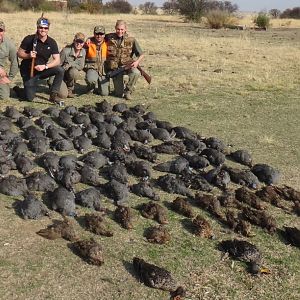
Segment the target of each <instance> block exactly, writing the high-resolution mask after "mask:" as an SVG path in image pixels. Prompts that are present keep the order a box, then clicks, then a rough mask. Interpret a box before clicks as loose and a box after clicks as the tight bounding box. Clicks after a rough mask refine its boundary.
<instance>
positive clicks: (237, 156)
mask: <svg viewBox="0 0 300 300" xmlns="http://www.w3.org/2000/svg"><path fill="white" fill-rule="evenodd" d="M229 157H230V158H232V159H233V160H234V161H236V162H238V163H240V164H242V165H245V166H248V167H250V168H251V167H252V157H251V155H250V153H249V152H248V151H247V150H236V151H234V152H231V153H230V154H229Z"/></svg>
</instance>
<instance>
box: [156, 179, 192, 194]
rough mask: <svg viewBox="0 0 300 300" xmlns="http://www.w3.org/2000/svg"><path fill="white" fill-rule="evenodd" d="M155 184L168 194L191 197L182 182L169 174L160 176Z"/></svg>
mask: <svg viewBox="0 0 300 300" xmlns="http://www.w3.org/2000/svg"><path fill="white" fill-rule="evenodd" d="M157 184H158V185H159V186H160V188H161V189H162V190H164V191H166V192H168V193H170V194H180V195H183V196H190V197H192V196H193V193H192V192H190V191H189V189H188V188H187V187H186V185H185V184H184V182H183V181H182V180H181V179H179V178H176V177H174V176H172V175H170V174H167V175H164V176H160V177H158V179H157Z"/></svg>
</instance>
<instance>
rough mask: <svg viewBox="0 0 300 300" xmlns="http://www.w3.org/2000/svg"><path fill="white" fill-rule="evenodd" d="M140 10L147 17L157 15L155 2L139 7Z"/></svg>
mask: <svg viewBox="0 0 300 300" xmlns="http://www.w3.org/2000/svg"><path fill="white" fill-rule="evenodd" d="M139 9H140V10H141V11H142V12H143V14H145V15H157V6H156V5H155V3H154V2H145V3H144V4H140V5H139Z"/></svg>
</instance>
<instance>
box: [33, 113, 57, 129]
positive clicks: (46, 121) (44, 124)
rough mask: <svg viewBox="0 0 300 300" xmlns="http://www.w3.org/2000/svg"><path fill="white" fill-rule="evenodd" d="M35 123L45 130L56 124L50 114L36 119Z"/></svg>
mask: <svg viewBox="0 0 300 300" xmlns="http://www.w3.org/2000/svg"><path fill="white" fill-rule="evenodd" d="M35 124H36V125H38V126H39V127H41V128H42V129H43V130H47V128H51V127H53V126H55V122H54V121H53V120H52V119H51V118H50V117H48V116H42V117H40V118H38V119H37V120H35Z"/></svg>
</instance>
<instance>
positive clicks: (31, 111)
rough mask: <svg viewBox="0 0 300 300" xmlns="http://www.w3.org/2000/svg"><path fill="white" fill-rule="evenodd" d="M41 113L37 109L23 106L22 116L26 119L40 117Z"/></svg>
mask: <svg viewBox="0 0 300 300" xmlns="http://www.w3.org/2000/svg"><path fill="white" fill-rule="evenodd" d="M41 113H42V111H41V110H40V109H38V108H35V107H31V106H25V107H24V110H23V114H24V115H25V116H26V117H28V118H36V117H39V116H40V115H41Z"/></svg>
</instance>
